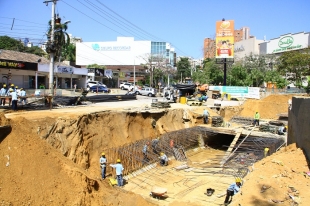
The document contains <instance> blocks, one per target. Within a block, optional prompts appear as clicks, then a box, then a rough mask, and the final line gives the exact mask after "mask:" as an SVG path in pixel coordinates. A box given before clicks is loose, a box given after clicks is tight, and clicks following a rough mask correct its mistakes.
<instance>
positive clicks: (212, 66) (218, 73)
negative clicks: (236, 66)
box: [192, 58, 224, 85]
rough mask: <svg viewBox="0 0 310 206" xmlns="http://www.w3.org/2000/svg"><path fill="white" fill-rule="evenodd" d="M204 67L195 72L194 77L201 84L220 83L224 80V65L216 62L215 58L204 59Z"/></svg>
mask: <svg viewBox="0 0 310 206" xmlns="http://www.w3.org/2000/svg"><path fill="white" fill-rule="evenodd" d="M202 64H203V67H202V69H200V70H196V72H194V73H193V76H192V79H193V81H194V82H199V83H200V84H205V83H209V84H213V85H218V84H220V83H222V82H223V77H224V74H223V70H222V68H223V66H222V65H220V64H216V63H215V59H209V58H206V59H205V60H204V61H203V63H202Z"/></svg>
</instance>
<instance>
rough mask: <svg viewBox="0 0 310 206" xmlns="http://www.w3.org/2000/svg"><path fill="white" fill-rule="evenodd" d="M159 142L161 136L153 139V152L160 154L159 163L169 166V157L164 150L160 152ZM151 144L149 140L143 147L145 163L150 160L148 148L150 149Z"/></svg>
mask: <svg viewBox="0 0 310 206" xmlns="http://www.w3.org/2000/svg"><path fill="white" fill-rule="evenodd" d="M158 143H159V138H156V139H154V140H152V150H153V153H154V154H157V155H158V154H159V159H160V160H159V163H160V165H161V166H167V165H168V157H167V155H166V154H165V153H164V152H160V153H159V152H158ZM149 145H150V142H149V141H147V142H146V143H145V144H144V146H143V149H142V154H143V161H142V162H143V164H146V163H147V162H149V160H150V159H149V157H148V155H149V154H148V153H149V152H148V150H149Z"/></svg>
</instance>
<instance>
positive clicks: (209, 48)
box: [203, 27, 252, 58]
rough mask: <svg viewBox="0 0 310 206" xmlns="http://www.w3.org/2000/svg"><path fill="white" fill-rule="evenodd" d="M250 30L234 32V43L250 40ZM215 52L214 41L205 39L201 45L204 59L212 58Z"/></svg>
mask: <svg viewBox="0 0 310 206" xmlns="http://www.w3.org/2000/svg"><path fill="white" fill-rule="evenodd" d="M251 37H252V36H250V28H249V27H242V28H241V29H239V30H234V42H235V43H236V42H239V41H242V40H247V39H250V38H251ZM215 51H216V45H215V39H211V38H205V39H204V43H203V56H204V58H214V57H215Z"/></svg>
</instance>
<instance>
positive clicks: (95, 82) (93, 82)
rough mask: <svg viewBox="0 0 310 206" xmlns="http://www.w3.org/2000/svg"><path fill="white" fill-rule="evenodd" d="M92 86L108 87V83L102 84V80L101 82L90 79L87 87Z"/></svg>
mask: <svg viewBox="0 0 310 206" xmlns="http://www.w3.org/2000/svg"><path fill="white" fill-rule="evenodd" d="M92 86H104V87H107V86H106V85H104V84H102V82H99V81H88V82H87V88H90V87H92Z"/></svg>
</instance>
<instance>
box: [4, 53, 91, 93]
mask: <svg viewBox="0 0 310 206" xmlns="http://www.w3.org/2000/svg"><path fill="white" fill-rule="evenodd" d="M49 68H50V61H49V60H48V59H46V58H44V57H40V56H37V55H34V54H29V53H23V52H17V51H11V50H0V78H1V79H0V86H2V85H3V84H7V85H10V84H14V85H15V86H18V87H19V88H25V89H38V88H39V87H40V86H44V87H45V88H48V86H49V85H48V83H49ZM53 72H54V82H55V83H56V85H57V88H58V89H70V88H71V89H72V88H73V87H72V86H73V85H74V84H76V85H77V88H85V85H86V77H87V70H86V69H80V68H74V67H72V66H68V65H65V64H63V63H55V67H54V71H53Z"/></svg>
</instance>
